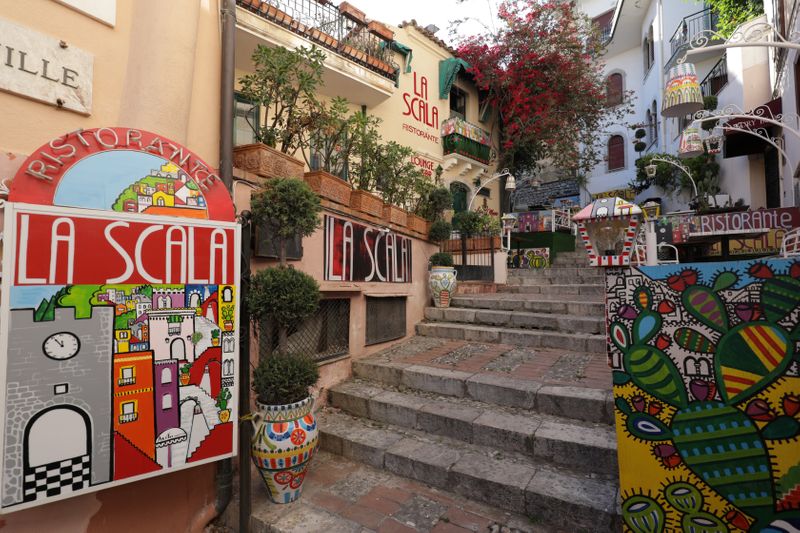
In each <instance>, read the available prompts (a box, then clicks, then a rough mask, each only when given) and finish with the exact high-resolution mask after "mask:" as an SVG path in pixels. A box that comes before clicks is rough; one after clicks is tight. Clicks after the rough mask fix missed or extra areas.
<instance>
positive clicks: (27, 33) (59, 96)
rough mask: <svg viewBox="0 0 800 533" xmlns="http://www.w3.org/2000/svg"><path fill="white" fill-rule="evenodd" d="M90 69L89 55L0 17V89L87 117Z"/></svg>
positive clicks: (90, 83)
mask: <svg viewBox="0 0 800 533" xmlns="http://www.w3.org/2000/svg"><path fill="white" fill-rule="evenodd" d="M93 70H94V56H93V55H92V54H90V53H88V52H85V51H83V50H81V49H79V48H76V47H75V46H72V45H71V44H69V43H66V42H64V41H61V40H59V39H56V38H54V37H51V36H49V35H45V34H43V33H39V32H37V31H34V30H31V29H30V28H26V27H24V26H19V25H17V24H14V23H12V22H9V21H8V20H5V19H2V18H0V90H3V91H7V92H10V93H15V94H19V95H21V96H25V97H28V98H32V99H34V100H38V101H40V102H45V103H48V104H52V105H56V106H58V107H63V108H65V109H70V110H72V111H77V112H78V113H82V114H84V115H88V114H90V113H91V112H92V76H93Z"/></svg>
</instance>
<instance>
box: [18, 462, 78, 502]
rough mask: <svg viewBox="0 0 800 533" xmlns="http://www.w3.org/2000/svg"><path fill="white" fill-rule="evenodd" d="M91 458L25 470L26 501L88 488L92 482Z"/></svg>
mask: <svg viewBox="0 0 800 533" xmlns="http://www.w3.org/2000/svg"><path fill="white" fill-rule="evenodd" d="M91 470H92V469H91V457H90V456H89V455H82V456H79V457H73V458H72V459H65V460H63V461H56V462H54V463H48V464H46V465H39V466H37V467H34V468H27V469H25V480H24V482H23V484H22V488H23V495H24V501H26V502H29V501H34V500H36V499H38V498H39V497H42V496H46V497H48V498H49V497H51V496H57V495H59V494H61V493H62V492H72V491H76V490H80V489H82V488H84V487H88V486H89V483H90V480H91Z"/></svg>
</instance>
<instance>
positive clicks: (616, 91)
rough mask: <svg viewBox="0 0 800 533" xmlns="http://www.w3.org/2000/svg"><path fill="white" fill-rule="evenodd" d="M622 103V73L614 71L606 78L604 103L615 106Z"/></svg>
mask: <svg viewBox="0 0 800 533" xmlns="http://www.w3.org/2000/svg"><path fill="white" fill-rule="evenodd" d="M621 103H622V74H619V73H614V74H611V75H610V76H609V77H608V78H606V105H608V106H609V107H610V106H615V105H619V104H621Z"/></svg>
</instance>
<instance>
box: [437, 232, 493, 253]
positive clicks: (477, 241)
mask: <svg viewBox="0 0 800 533" xmlns="http://www.w3.org/2000/svg"><path fill="white" fill-rule="evenodd" d="M492 243H493V247H494V251H495V252H497V251H499V250H500V236H499V235H498V236H494V237H492ZM447 250H448V251H449V252H451V253H456V252H460V251H461V239H450V241H449V242H448V245H447ZM467 251H468V252H488V251H489V239H488V238H487V237H474V238H473V237H469V238H467Z"/></svg>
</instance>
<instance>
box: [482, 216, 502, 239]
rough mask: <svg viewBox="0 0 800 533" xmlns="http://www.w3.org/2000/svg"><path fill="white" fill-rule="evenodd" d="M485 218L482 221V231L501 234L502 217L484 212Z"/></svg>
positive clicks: (495, 234) (494, 234)
mask: <svg viewBox="0 0 800 533" xmlns="http://www.w3.org/2000/svg"><path fill="white" fill-rule="evenodd" d="M482 218H483V220H482V221H481V231H483V232H485V233H488V234H489V235H492V236H493V237H496V236H498V235H500V233H501V232H502V226H501V225H500V219H498V218H497V217H496V216H492V215H490V214H488V213H484V214H482Z"/></svg>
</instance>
